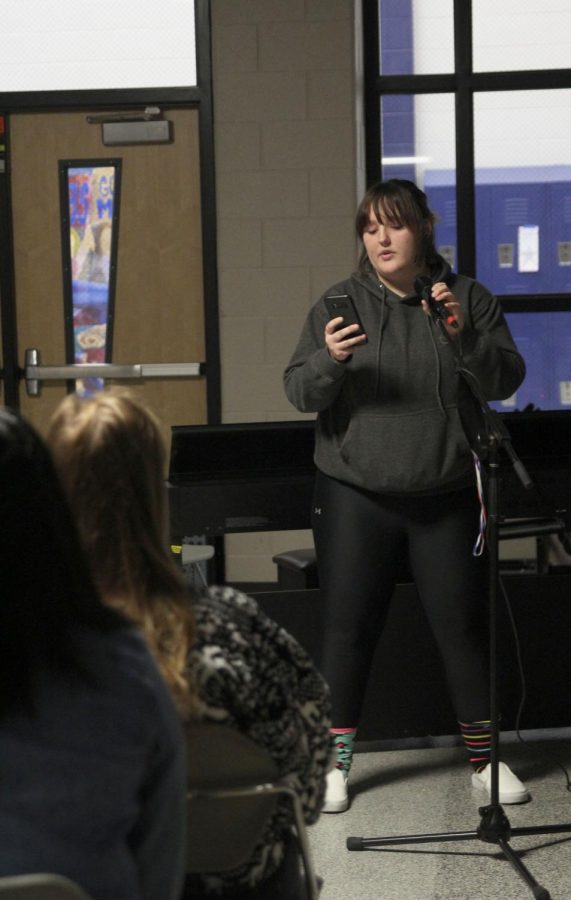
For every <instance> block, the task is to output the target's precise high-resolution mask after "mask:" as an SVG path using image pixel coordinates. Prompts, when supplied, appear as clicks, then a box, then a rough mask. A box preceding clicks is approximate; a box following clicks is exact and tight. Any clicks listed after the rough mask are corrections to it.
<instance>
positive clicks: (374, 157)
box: [362, 0, 571, 312]
mask: <svg viewBox="0 0 571 900" xmlns="http://www.w3.org/2000/svg"><path fill="white" fill-rule="evenodd" d="M362 4H363V5H362V12H363V57H364V104H365V109H364V120H365V171H366V181H367V184H368V185H369V184H372V183H373V182H375V181H377V180H378V178H379V177H380V173H381V171H382V167H381V158H382V131H381V97H382V96H387V95H398V94H406V95H411V96H412V95H414V94H439V93H440V94H444V93H445V94H453V95H454V98H455V114H456V134H455V148H456V226H457V238H458V263H457V269H458V271H461V272H463V273H464V274H466V275H470V276H472V277H475V273H476V233H475V222H476V196H475V163H474V95H475V94H477V93H480V92H484V91H494V92H497V91H532V90H540V91H541V90H553V89H556V90H557V89H561V88H568V89H571V68H569V69H552V70H547V71H546V70H522V71H516V72H512V71H505V72H474V71H473V52H472V46H473V42H472V0H453V15H454V69H455V70H454V72H452V73H449V74H435V75H433V74H430V75H414V74H413V75H381V74H379V60H380V47H379V6H380V2H379V0H362ZM537 297H538V295H534V294H521V295H519V294H510V295H500V298H501V302H502V306H503V307H504V309H505V310H506V311H512V312H520V311H527V310H529V311H539V310H559V309H563V310H569V309H571V293H565V294H549V295H547V296H546V298H545V299H543V297H542V299H541V300H539V299H537Z"/></svg>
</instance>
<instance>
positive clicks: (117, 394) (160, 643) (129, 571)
mask: <svg viewBox="0 0 571 900" xmlns="http://www.w3.org/2000/svg"><path fill="white" fill-rule="evenodd" d="M48 444H49V446H50V448H51V451H52V454H53V457H54V461H55V463H56V466H57V468H58V471H59V474H60V477H61V480H62V482H63V485H64V487H65V489H66V491H67V495H68V498H69V500H70V503H71V506H72V508H73V511H74V513H75V516H76V521H77V523H78V526H79V530H80V534H81V536H82V539H83V544H84V546H85V549H86V550H87V555H88V559H89V562H90V565H91V572H92V575H93V578H94V580H95V583H96V584H97V587H98V588H99V591H100V593H101V596H102V597H103V599H104V600H105V602H106V603H108V604H109V606H112V607H114V608H115V609H118V610H120V611H121V612H122V613H124V615H125V616H127V617H128V618H129V619H130V620H131V621H133V622H135V623H136V624H137V625H139V627H140V628H141V630H142V632H143V634H144V636H145V638H146V640H147V643H148V645H149V647H150V649H151V651H152V652H153V654H154V656H155V657H156V659H157V662H158V665H159V668H160V669H161V672H162V674H163V676H164V678H165V680H166V682H167V684H168V685H169V687H170V689H171V691H172V694H173V697H174V699H175V701H176V703H177V705H178V707H179V709H180V711H181V712H182V713H183V715H185V716H186V715H187V714H188V712H189V710H190V706H191V705H192V697H191V691H190V690H189V685H188V681H187V677H186V666H187V659H188V653H189V650H190V646H191V643H192V639H193V636H194V620H193V617H192V613H191V610H190V604H189V599H188V596H187V593H186V587H185V584H184V581H183V579H182V575H181V573H180V572H179V570H178V569H177V567H176V566H175V565H174V563H173V560H172V559H171V555H170V550H169V548H168V541H167V511H166V494H165V485H164V475H165V465H166V460H165V448H164V443H163V440H162V437H161V432H160V428H159V423H158V421H157V420H156V418H155V416H154V414H153V413H152V412H151V411H150V409H148V408H147V407H146V406H145V404H144V403H143V402H142V400H140V399H139V398H138V397H137V396H136V395H135V394H134V393H131V392H129V391H121V390H116V389H112V390H108V391H102V392H100V393H98V394H96V395H94V396H93V397H92V398H89V399H83V398H81V397H79V395H77V394H69V395H68V396H67V397H66V398H65V399H64V400H63V401H62V403H61V404H60V405H59V407H58V409H57V410H56V412H55V414H54V416H53V417H52V420H51V423H50V429H49V432H48Z"/></svg>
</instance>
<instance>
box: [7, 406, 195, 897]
mask: <svg viewBox="0 0 571 900" xmlns="http://www.w3.org/2000/svg"><path fill="white" fill-rule="evenodd" d="M0 519H1V521H2V540H1V541H0V570H1V572H2V592H1V596H0V772H1V773H2V790H1V792H0V846H1V848H2V852H1V853H0V875H3V876H4V875H17V874H26V873H34V872H52V873H56V874H60V875H63V876H65V877H67V878H71V879H72V880H74V881H75V882H77V883H78V884H79V885H80V886H81V887H82V888H83V889H84V890H85V891H87V892H88V893H89V894H90V895H91V896H92V897H93V898H94V900H117V898H119V897H121V898H129V900H167V898H168V900H175V898H177V897H178V896H179V895H180V890H181V884H182V880H183V874H184V790H185V780H186V779H185V765H184V752H183V748H184V742H183V736H182V729H181V727H180V721H179V717H178V716H177V714H176V710H175V708H174V705H173V703H172V700H171V697H170V696H169V692H168V691H167V689H166V687H165V685H164V681H163V679H162V678H161V676H160V674H159V672H158V670H157V666H156V664H155V662H154V661H153V659H152V656H151V654H150V653H149V651H148V649H147V647H146V646H145V643H144V641H143V640H142V639H141V637H140V635H139V634H138V632H137V630H136V629H134V628H133V626H132V625H131V624H130V623H129V622H127V621H126V620H125V619H124V618H123V617H122V616H121V615H120V614H119V613H117V612H116V611H114V610H112V609H110V608H109V607H108V606H106V605H104V604H103V603H101V601H100V599H99V597H98V594H97V591H96V588H95V587H94V584H93V581H92V579H91V576H90V573H89V568H88V566H87V563H86V562H85V561H84V555H83V551H82V548H81V542H80V539H79V536H78V534H77V531H76V528H75V526H74V523H73V519H72V517H71V514H70V511H69V507H68V504H67V501H66V498H65V495H64V492H63V490H62V488H61V485H60V483H59V481H58V478H57V476H56V473H55V471H54V467H53V464H52V461H51V459H50V456H49V453H48V452H47V450H46V448H45V445H44V444H43V442H42V440H41V439H40V437H39V436H38V435H37V434H36V432H35V431H34V430H33V429H32V428H31V427H30V426H29V425H28V424H27V423H26V422H25V421H24V420H23V419H22V418H21V417H20V416H18V415H17V414H15V413H12V412H10V411H7V410H0Z"/></svg>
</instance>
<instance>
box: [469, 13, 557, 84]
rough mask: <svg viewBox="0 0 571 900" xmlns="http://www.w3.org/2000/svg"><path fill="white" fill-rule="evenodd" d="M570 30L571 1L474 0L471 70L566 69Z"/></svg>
mask: <svg viewBox="0 0 571 900" xmlns="http://www.w3.org/2000/svg"><path fill="white" fill-rule="evenodd" d="M526 6H527V9H526V8H525V7H526ZM490 23H493V24H492V26H491V27H490ZM570 33H571V5H570V4H569V3H562V2H561V0H542V2H541V3H533V4H530V3H528V4H525V3H523V4H522V2H521V0H502V3H498V2H497V0H476V2H475V3H474V4H473V13H472V34H473V41H474V71H475V72H495V71H504V72H506V71H508V72H509V71H520V70H522V69H565V68H567V67H568V66H569V56H570V52H569V51H570V48H569V34H570Z"/></svg>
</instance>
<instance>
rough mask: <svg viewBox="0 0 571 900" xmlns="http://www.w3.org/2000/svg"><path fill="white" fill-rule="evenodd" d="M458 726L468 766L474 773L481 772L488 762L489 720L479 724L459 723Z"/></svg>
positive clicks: (490, 736)
mask: <svg viewBox="0 0 571 900" xmlns="http://www.w3.org/2000/svg"><path fill="white" fill-rule="evenodd" d="M458 724H459V725H460V731H461V734H462V738H463V740H464V744H465V745H466V750H467V751H468V753H469V756H470V764H471V765H472V766H473V768H474V770H475V771H476V772H481V771H482V769H483V768H484V767H485V766H487V764H488V763H489V761H490V744H491V740H492V731H491V725H492V723H491V722H490V720H489V719H483V720H481V721H479V722H459V723H458Z"/></svg>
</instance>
